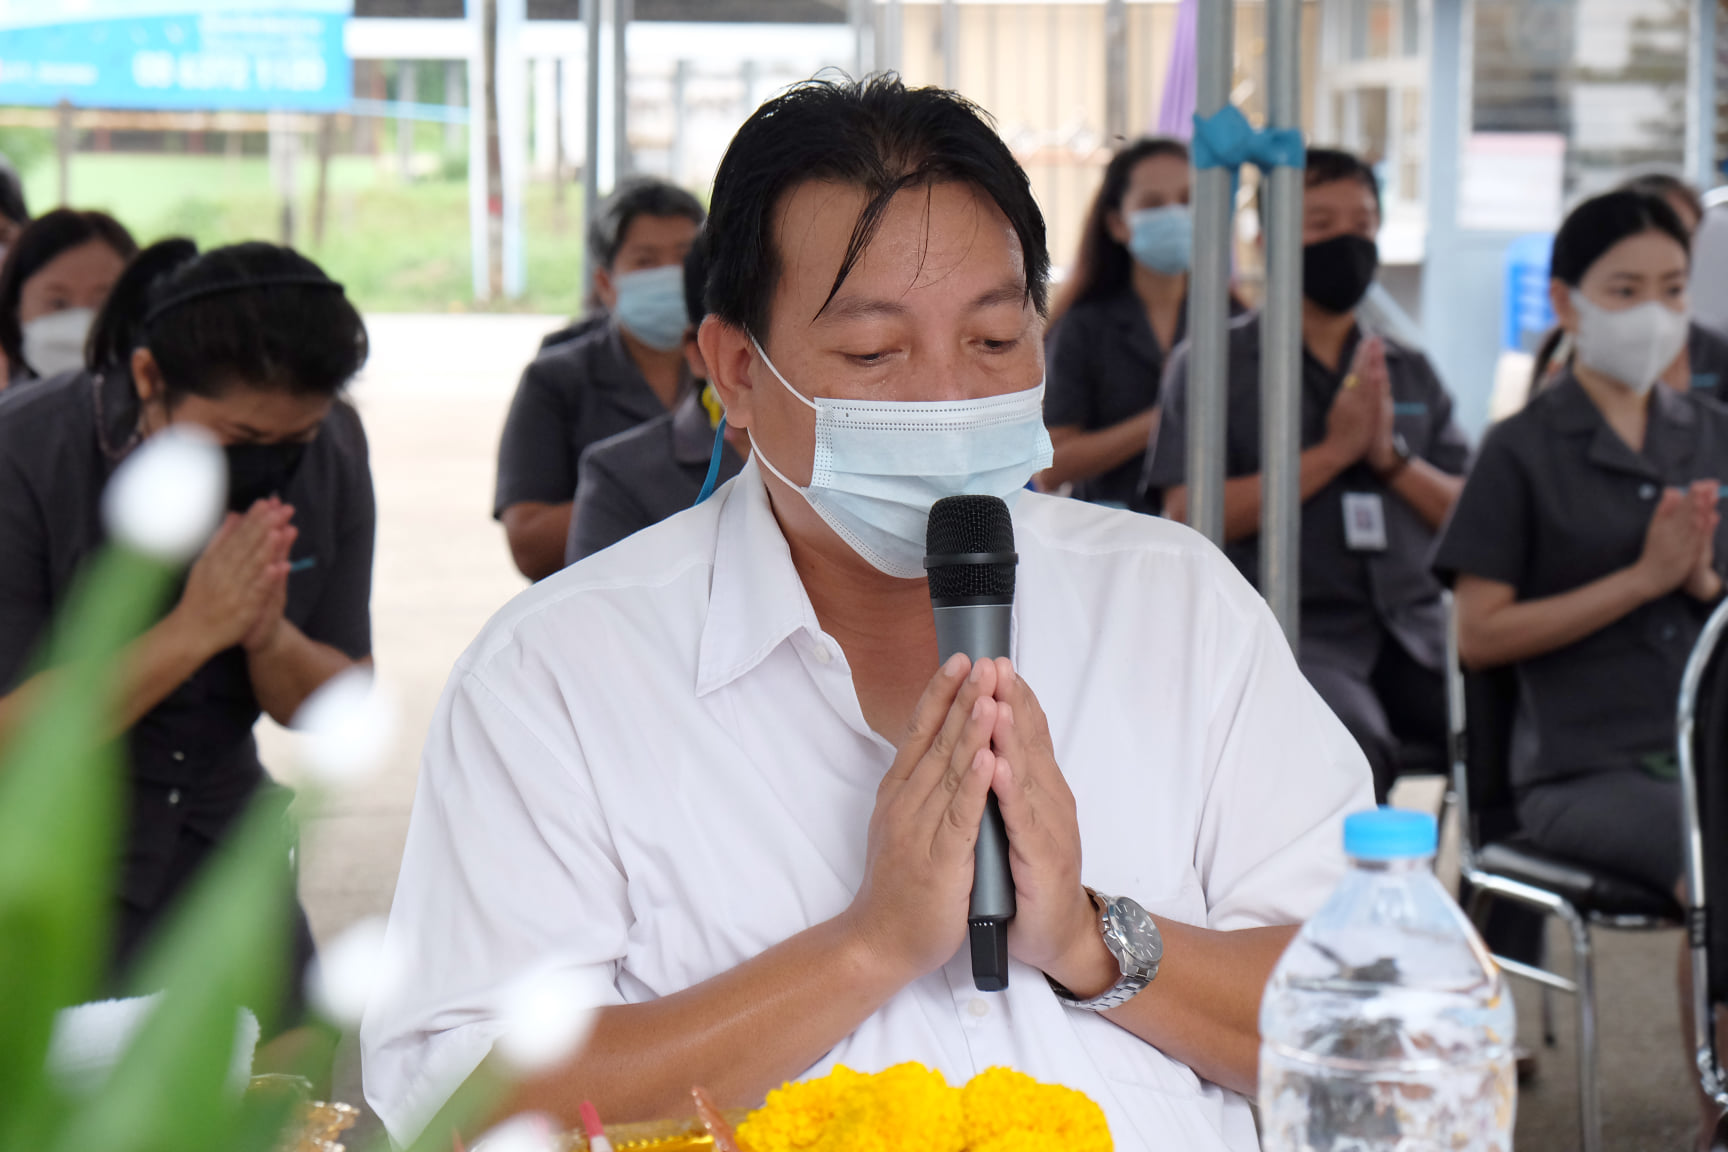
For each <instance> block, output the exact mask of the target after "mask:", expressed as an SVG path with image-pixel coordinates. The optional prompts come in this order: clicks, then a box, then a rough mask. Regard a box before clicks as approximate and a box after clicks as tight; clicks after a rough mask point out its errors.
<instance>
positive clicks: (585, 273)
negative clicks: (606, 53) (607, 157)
mask: <svg viewBox="0 0 1728 1152" xmlns="http://www.w3.org/2000/svg"><path fill="white" fill-rule="evenodd" d="M582 25H583V30H584V32H585V34H586V35H587V37H588V43H587V45H586V48H587V54H588V60H587V71H586V73H585V74H584V75H583V77H582V84H583V88H584V95H583V99H584V100H585V101H586V103H585V105H584V106H583V109H582V120H583V124H582V135H583V137H584V140H583V145H582V227H583V230H584V231H586V230H587V229H588V228H590V227H591V226H592V225H593V222H594V216H595V214H596V213H598V212H599V211H600V0H582ZM592 255H593V254H592V253H591V252H589V251H588V248H587V246H586V245H584V246H583V249H582V306H583V307H584V308H587V307H588V306H589V304H590V303H591V302H592V300H593V296H594V267H593V260H592Z"/></svg>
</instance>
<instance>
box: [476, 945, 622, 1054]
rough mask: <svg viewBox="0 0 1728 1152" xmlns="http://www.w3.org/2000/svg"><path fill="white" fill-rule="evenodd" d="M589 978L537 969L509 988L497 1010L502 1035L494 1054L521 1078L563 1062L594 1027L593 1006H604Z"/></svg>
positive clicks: (603, 996)
mask: <svg viewBox="0 0 1728 1152" xmlns="http://www.w3.org/2000/svg"><path fill="white" fill-rule="evenodd" d="M606 1002H607V1001H606V998H605V993H604V992H603V991H602V990H601V989H600V988H599V987H598V981H597V980H596V979H595V978H593V977H592V976H591V974H588V973H583V972H570V971H567V970H560V969H556V968H550V967H548V968H540V969H537V970H536V971H533V972H530V973H529V974H528V975H526V976H524V977H522V978H521V979H519V980H516V981H515V982H513V983H512V984H510V985H508V986H507V987H506V988H505V989H504V992H503V995H502V998H501V1002H500V1005H499V1022H500V1023H501V1024H503V1026H504V1031H503V1032H502V1033H501V1034H500V1035H499V1037H498V1042H497V1045H496V1048H495V1051H497V1053H498V1055H500V1056H502V1057H503V1058H504V1060H505V1061H506V1062H508V1063H509V1064H510V1066H511V1067H512V1069H514V1070H515V1071H516V1072H517V1073H519V1074H521V1075H531V1074H533V1073H536V1072H544V1071H546V1070H547V1069H550V1068H552V1067H554V1066H555V1065H557V1064H560V1063H562V1062H563V1061H564V1060H566V1059H568V1058H569V1057H570V1056H571V1055H572V1054H573V1053H574V1052H575V1051H576V1049H577V1048H578V1047H580V1046H581V1044H582V1042H583V1041H584V1040H586V1039H587V1038H588V1031H589V1029H590V1028H592V1027H593V1025H594V1008H593V1007H592V1005H595V1004H603V1003H606Z"/></svg>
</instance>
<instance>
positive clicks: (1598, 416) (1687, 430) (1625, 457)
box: [1543, 369, 1698, 477]
mask: <svg viewBox="0 0 1728 1152" xmlns="http://www.w3.org/2000/svg"><path fill="white" fill-rule="evenodd" d="M1543 396H1544V397H1545V398H1546V399H1545V402H1546V404H1547V418H1548V420H1549V422H1550V423H1551V424H1552V425H1553V427H1554V428H1555V429H1556V430H1557V431H1560V432H1565V433H1575V434H1579V433H1584V434H1588V435H1589V436H1590V447H1589V450H1588V455H1589V458H1590V460H1591V461H1592V462H1594V463H1596V464H1599V465H1601V466H1603V467H1605V468H1611V469H1615V470H1617V471H1621V472H1630V473H1633V474H1636V475H1639V476H1651V477H1658V476H1659V475H1660V474H1661V468H1660V466H1661V465H1662V464H1663V463H1672V464H1675V465H1684V464H1686V463H1688V462H1689V461H1690V459H1691V453H1692V445H1693V440H1694V436H1693V433H1692V427H1693V425H1694V424H1696V423H1697V419H1698V417H1697V413H1696V412H1694V411H1693V406H1692V401H1691V400H1690V399H1689V398H1688V397H1686V396H1682V395H1680V394H1679V393H1677V392H1675V391H1673V390H1672V389H1671V388H1669V387H1668V386H1667V385H1666V384H1661V383H1658V384H1657V385H1656V386H1655V387H1654V388H1653V389H1651V392H1650V418H1649V423H1648V424H1647V425H1646V427H1645V432H1644V451H1643V452H1642V453H1638V452H1634V451H1632V448H1631V446H1630V445H1628V444H1627V443H1626V442H1625V441H1624V440H1622V439H1620V437H1619V435H1618V434H1617V433H1616V432H1615V431H1614V430H1613V429H1612V428H1610V427H1608V421H1606V420H1604V419H1603V418H1602V413H1601V412H1600V411H1598V410H1597V408H1596V403H1595V401H1593V400H1591V399H1590V394H1589V393H1588V392H1586V391H1584V385H1582V384H1580V383H1578V378H1577V377H1576V376H1574V375H1573V374H1572V372H1571V371H1570V370H1569V369H1568V370H1566V371H1564V372H1562V373H1561V375H1560V378H1559V379H1557V380H1555V381H1554V383H1553V384H1551V385H1549V387H1548V389H1547V390H1546V391H1545V392H1544V394H1543Z"/></svg>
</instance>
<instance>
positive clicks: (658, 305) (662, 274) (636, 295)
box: [612, 264, 690, 352]
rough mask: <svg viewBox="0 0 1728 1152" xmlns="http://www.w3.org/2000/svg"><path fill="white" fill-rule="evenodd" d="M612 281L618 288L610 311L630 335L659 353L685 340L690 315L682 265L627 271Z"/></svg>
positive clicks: (670, 350) (674, 347)
mask: <svg viewBox="0 0 1728 1152" xmlns="http://www.w3.org/2000/svg"><path fill="white" fill-rule="evenodd" d="M612 283H613V284H614V285H615V286H616V287H617V289H618V306H617V307H616V308H615V309H613V312H614V314H615V315H616V316H617V317H618V323H620V324H622V325H624V327H625V328H627V329H628V330H629V332H630V335H632V336H634V337H636V339H638V340H640V341H642V343H644V344H646V345H648V347H650V348H653V349H656V350H658V351H661V352H672V351H674V350H676V349H677V348H678V347H679V345H681V344H683V343H684V331H685V329H687V328H689V327H690V315H689V313H688V312H686V311H685V310H684V267H683V265H681V264H668V265H666V266H665V267H663V268H647V269H644V270H643V271H641V272H626V273H624V274H623V275H622V276H620V277H618V278H617V279H616V280H614V281H613V282H612Z"/></svg>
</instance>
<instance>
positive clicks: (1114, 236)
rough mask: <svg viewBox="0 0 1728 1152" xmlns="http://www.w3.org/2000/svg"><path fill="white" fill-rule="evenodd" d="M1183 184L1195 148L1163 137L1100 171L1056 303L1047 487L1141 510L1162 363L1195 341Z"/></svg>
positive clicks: (1041, 480) (1042, 481)
mask: <svg viewBox="0 0 1728 1152" xmlns="http://www.w3.org/2000/svg"><path fill="white" fill-rule="evenodd" d="M1188 185H1189V168H1188V146H1187V145H1186V144H1184V143H1182V141H1180V140H1173V139H1170V138H1168V137H1148V138H1145V139H1141V140H1136V141H1135V142H1134V143H1132V144H1130V145H1128V146H1127V147H1126V148H1124V149H1122V150H1121V151H1120V152H1118V153H1116V155H1115V156H1114V157H1112V158H1111V160H1110V165H1109V167H1107V168H1105V169H1104V182H1103V184H1102V185H1101V186H1100V187H1099V189H1098V195H1097V197H1096V198H1095V199H1094V200H1093V201H1092V208H1091V210H1090V211H1089V212H1088V213H1087V215H1086V230H1085V232H1084V233H1083V234H1082V236H1081V240H1080V252H1079V255H1078V256H1077V257H1076V258H1075V260H1074V270H1073V272H1072V273H1071V274H1070V275H1069V277H1068V279H1067V281H1066V282H1065V283H1064V284H1063V285H1062V288H1061V290H1060V291H1059V293H1058V295H1057V299H1056V303H1055V304H1054V305H1053V306H1052V308H1051V317H1050V325H1051V329H1050V330H1051V336H1050V368H1049V373H1050V375H1049V391H1048V394H1047V395H1046V396H1045V399H1044V422H1045V424H1047V425H1049V428H1050V440H1051V442H1052V443H1054V444H1055V446H1056V460H1055V462H1054V463H1053V464H1051V466H1050V467H1049V468H1048V469H1046V470H1045V471H1044V472H1043V473H1042V474H1041V475H1040V476H1039V477H1038V485H1039V487H1040V489H1042V490H1043V491H1046V492H1053V491H1056V490H1057V489H1058V488H1060V487H1061V486H1062V485H1064V484H1072V485H1073V486H1074V487H1073V491H1072V494H1073V495H1074V496H1077V497H1079V498H1081V499H1083V500H1093V501H1097V502H1100V503H1105V504H1114V505H1117V506H1119V507H1124V508H1126V507H1133V506H1134V503H1135V492H1136V489H1137V488H1138V487H1139V484H1140V473H1141V471H1142V470H1143V468H1144V466H1145V458H1146V445H1147V442H1148V441H1149V440H1150V439H1151V437H1152V435H1153V433H1154V431H1155V430H1156V429H1157V426H1158V383H1159V380H1160V378H1161V377H1162V376H1163V375H1164V362H1165V359H1166V357H1168V356H1169V354H1170V350H1171V349H1173V348H1175V347H1176V345H1177V344H1179V343H1181V341H1182V340H1183V338H1184V337H1186V336H1187V334H1188V264H1189V258H1190V256H1191V254H1192V250H1193V244H1194V224H1193V221H1192V220H1191V219H1190V218H1189V215H1188V191H1189V189H1188ZM1232 307H1233V308H1234V301H1232ZM1139 510H1149V509H1139Z"/></svg>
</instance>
